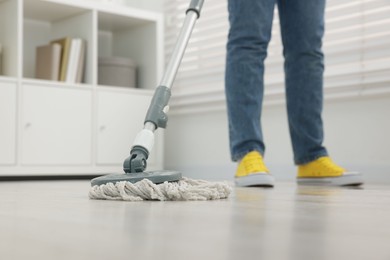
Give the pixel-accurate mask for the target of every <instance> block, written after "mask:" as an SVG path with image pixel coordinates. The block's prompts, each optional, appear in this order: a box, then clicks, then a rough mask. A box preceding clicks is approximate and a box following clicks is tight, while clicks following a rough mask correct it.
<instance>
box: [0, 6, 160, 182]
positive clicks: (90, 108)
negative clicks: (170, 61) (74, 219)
mask: <svg viewBox="0 0 390 260" xmlns="http://www.w3.org/2000/svg"><path fill="white" fill-rule="evenodd" d="M162 28H163V26H162V15H161V14H159V13H154V12H149V11H144V10H138V9H134V8H127V7H123V6H119V5H108V4H105V3H101V2H96V1H87V0H86V1H75V0H48V1H43V0H0V44H2V46H3V71H4V75H3V76H0V143H1V145H0V176H4V175H32V174H33V175H37V174H39V175H54V174H98V173H107V172H110V171H121V169H122V163H123V160H124V159H125V157H126V156H127V155H128V153H129V150H130V146H131V143H132V141H133V138H134V137H135V135H136V133H137V132H138V131H139V130H141V128H142V125H143V118H144V115H145V113H146V109H147V107H148V105H149V102H150V99H151V97H152V95H153V89H154V88H155V86H156V85H157V83H158V82H157V79H158V78H159V77H160V76H161V75H160V74H161V73H160V72H161V71H162V65H163V59H162V57H163V54H162V48H161V47H160V46H162V40H163V38H162ZM64 37H70V38H80V39H83V40H84V41H85V42H86V49H85V66H84V70H85V76H84V78H83V81H82V84H75V83H69V82H60V81H55V80H54V81H49V80H41V79H36V78H35V70H36V60H35V58H36V49H37V47H38V46H42V45H47V44H50V42H52V41H53V40H55V39H60V38H64ZM103 56H104V57H124V58H129V59H131V60H133V61H134V63H135V64H137V68H138V69H137V84H136V87H137V88H125V87H113V86H106V85H105V86H99V85H98V58H99V57H103ZM162 138H163V136H162V133H160V134H158V133H157V136H156V146H155V148H156V149H155V150H154V151H153V153H152V154H151V158H150V160H148V164H149V166H150V168H151V169H156V168H161V167H162V157H163V156H162V152H163V147H162V145H163V141H162Z"/></svg>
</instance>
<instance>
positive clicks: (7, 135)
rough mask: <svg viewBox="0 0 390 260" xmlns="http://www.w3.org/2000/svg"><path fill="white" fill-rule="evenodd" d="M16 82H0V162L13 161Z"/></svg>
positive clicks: (8, 162)
mask: <svg viewBox="0 0 390 260" xmlns="http://www.w3.org/2000/svg"><path fill="white" fill-rule="evenodd" d="M15 132H16V84H12V83H2V82H0V164H14V163H15V157H16V156H15V153H16V151H15V146H16V145H15V142H16V139H15V138H16V134H15Z"/></svg>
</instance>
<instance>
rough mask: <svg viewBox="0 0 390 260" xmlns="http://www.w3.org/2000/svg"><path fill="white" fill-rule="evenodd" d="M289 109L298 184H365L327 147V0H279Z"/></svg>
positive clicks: (359, 176)
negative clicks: (337, 161)
mask: <svg viewBox="0 0 390 260" xmlns="http://www.w3.org/2000/svg"><path fill="white" fill-rule="evenodd" d="M278 8H279V16H280V24H281V31H282V40H283V45H284V49H283V54H284V57H285V64H284V69H285V73H286V96H287V110H288V118H289V127H290V135H291V141H292V145H293V150H294V161H295V163H296V164H297V165H298V175H297V177H298V178H297V180H298V183H299V184H309V185H336V186H344V185H361V184H362V183H363V178H362V176H361V174H360V173H357V172H349V171H347V170H346V169H344V168H342V167H340V166H338V165H337V164H335V163H334V162H333V161H332V160H331V159H330V157H328V154H327V151H326V149H325V147H323V145H322V142H323V135H324V134H323V132H324V130H323V123H322V119H321V113H322V104H323V73H324V57H323V56H324V55H323V53H322V49H321V47H322V37H323V34H324V12H325V0H278Z"/></svg>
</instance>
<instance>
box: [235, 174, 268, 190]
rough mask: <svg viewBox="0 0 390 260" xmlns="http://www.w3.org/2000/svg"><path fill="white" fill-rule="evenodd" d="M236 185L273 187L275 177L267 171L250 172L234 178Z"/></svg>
mask: <svg viewBox="0 0 390 260" xmlns="http://www.w3.org/2000/svg"><path fill="white" fill-rule="evenodd" d="M234 182H235V184H236V186H238V187H273V186H274V183H275V179H274V177H273V176H272V175H270V174H269V173H252V174H249V175H248V176H244V177H236V178H235V180H234Z"/></svg>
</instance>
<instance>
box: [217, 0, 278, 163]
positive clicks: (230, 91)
mask: <svg viewBox="0 0 390 260" xmlns="http://www.w3.org/2000/svg"><path fill="white" fill-rule="evenodd" d="M275 1H276V0H261V1H260V0H228V9H229V22H230V30H229V36H228V43H227V58H226V72H225V90H226V91H225V93H226V100H227V108H228V118H229V138H230V150H231V157H232V160H233V161H237V160H240V159H241V158H242V157H243V156H244V155H246V154H247V153H248V152H250V151H258V152H260V153H261V154H264V150H265V146H264V142H263V136H262V130H261V126H260V116H261V106H262V100H263V74H264V59H265V57H266V55H267V47H268V43H269V41H270V38H271V28H272V19H273V13H274V7H275V3H276V2H275Z"/></svg>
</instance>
